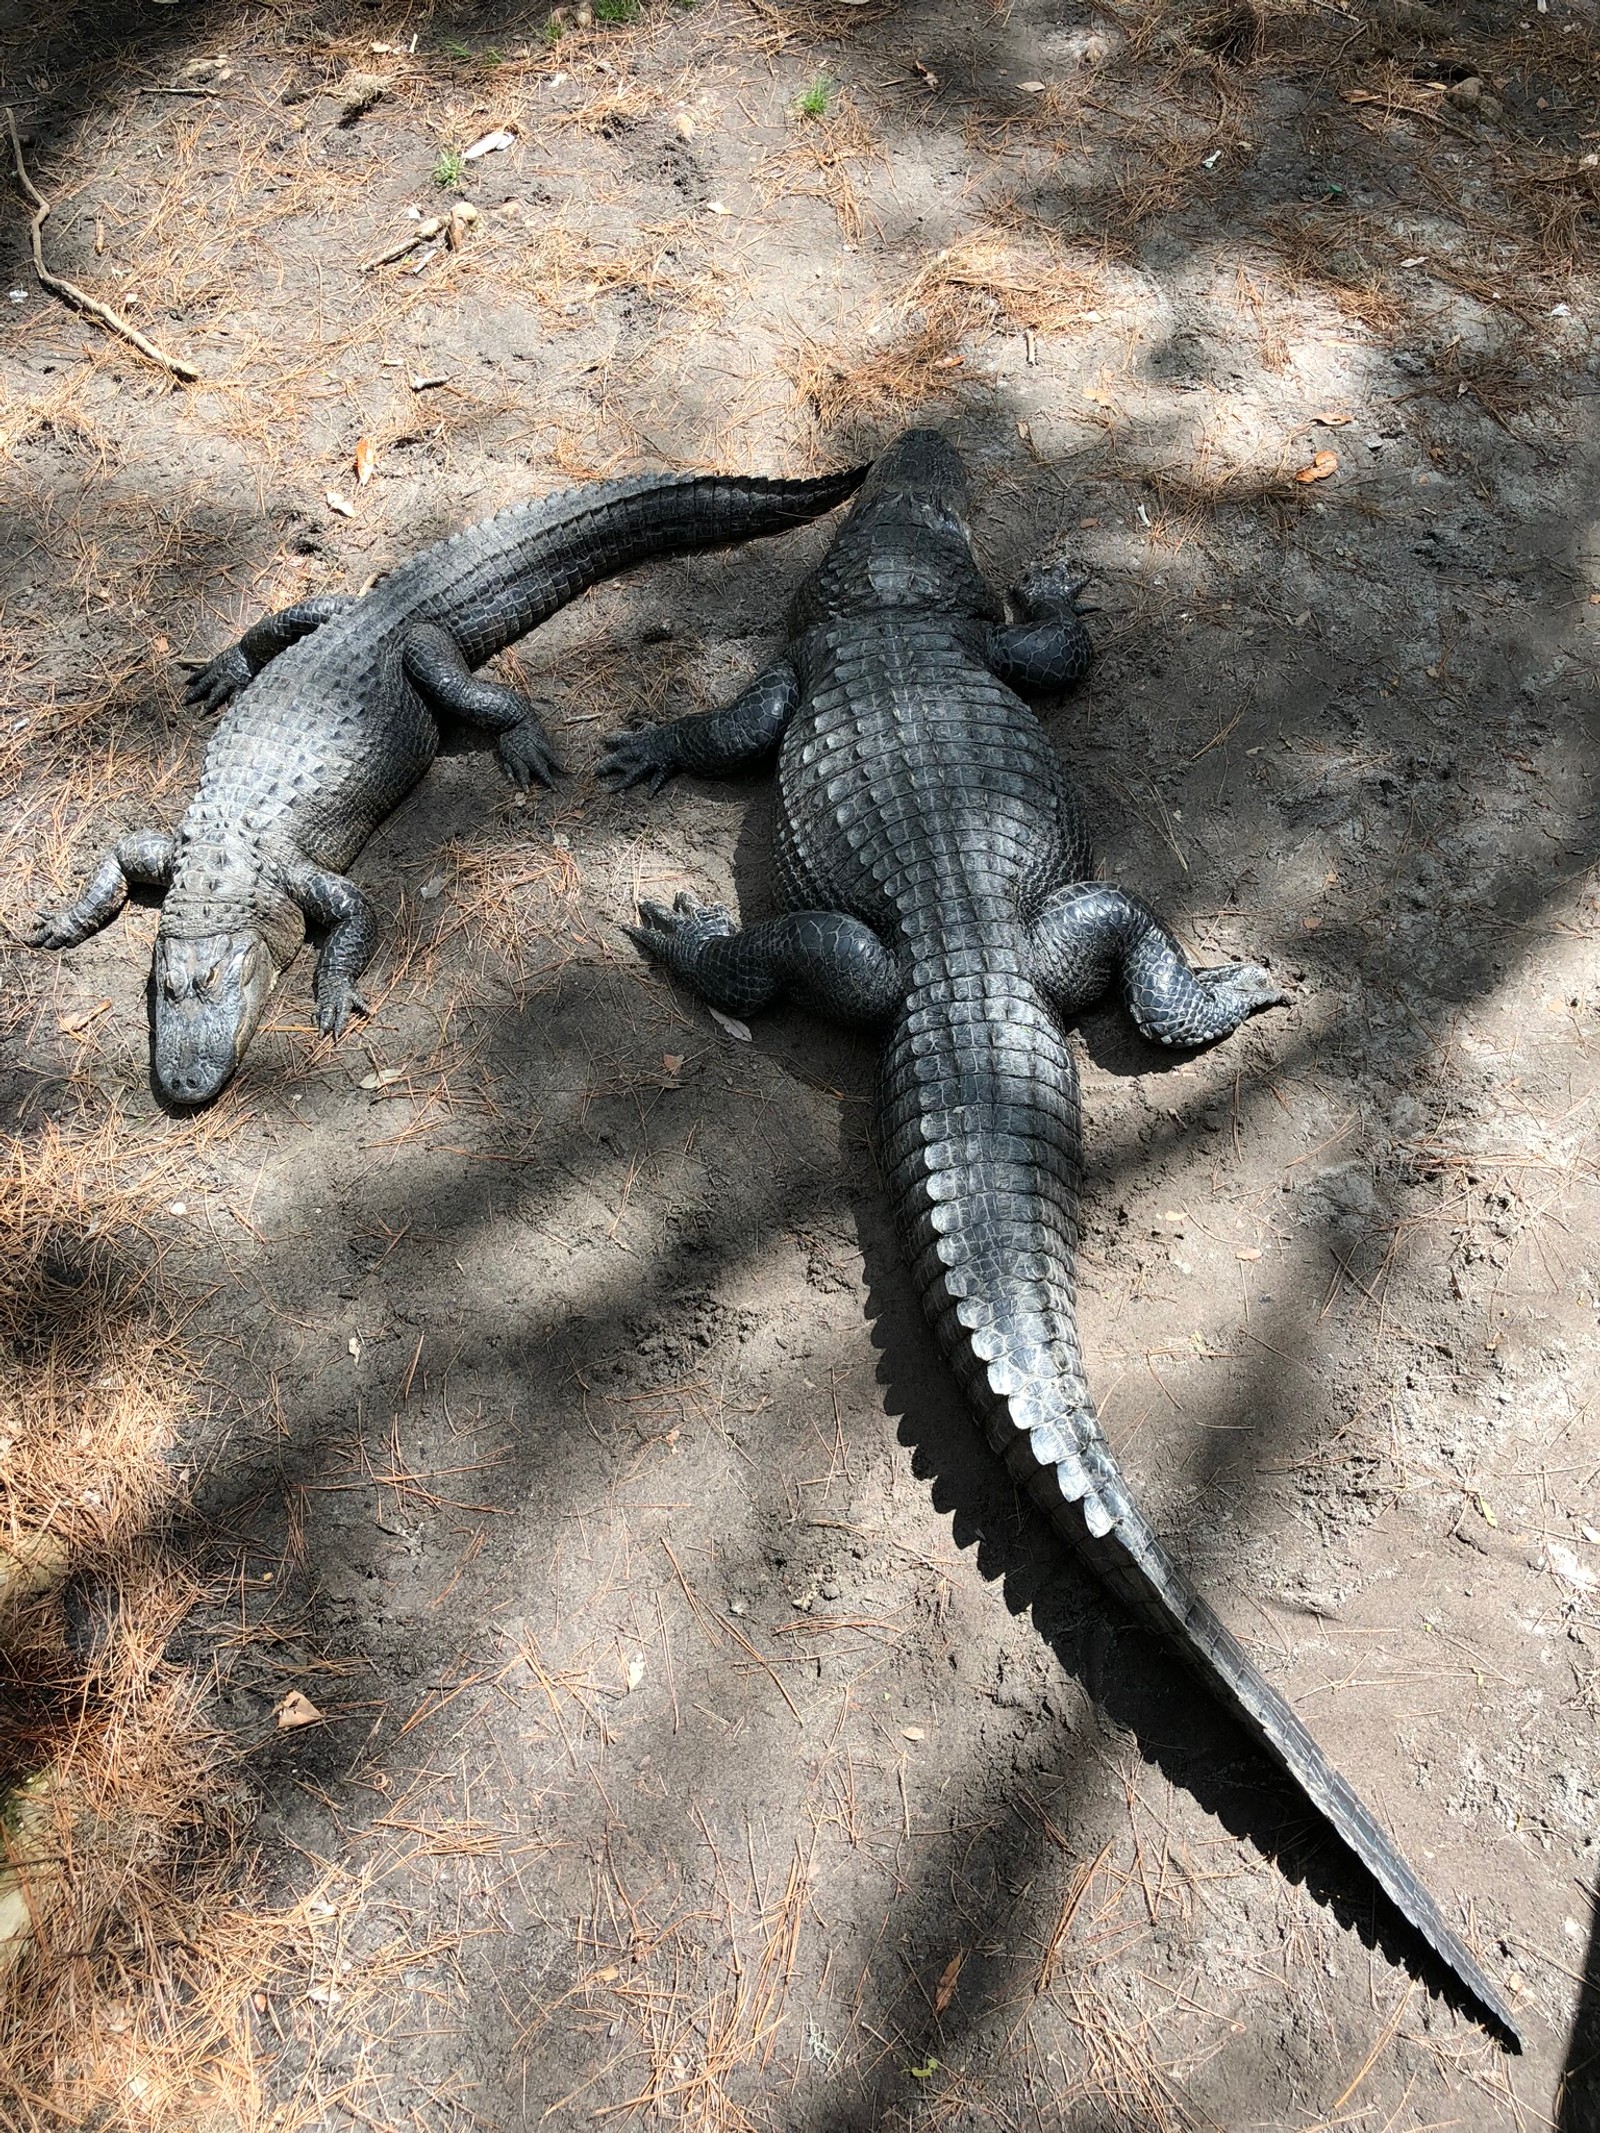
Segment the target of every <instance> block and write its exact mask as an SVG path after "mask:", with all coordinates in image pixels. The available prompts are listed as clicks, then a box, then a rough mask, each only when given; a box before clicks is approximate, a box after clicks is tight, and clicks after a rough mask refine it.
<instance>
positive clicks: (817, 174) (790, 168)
mask: <svg viewBox="0 0 1600 2133" xmlns="http://www.w3.org/2000/svg"><path fill="white" fill-rule="evenodd" d="M883 155H884V146H883V142H882V141H881V140H880V138H879V137H878V135H877V134H876V133H875V132H874V131H873V129H872V127H871V125H870V124H869V123H868V121H867V119H866V118H865V117H864V115H863V114H862V111H861V109H860V107H859V106H858V105H857V104H856V102H855V100H854V99H853V98H852V97H851V96H850V95H849V94H848V92H846V91H842V90H841V91H840V92H839V93H838V95H837V96H836V97H835V100H834V103H833V106H832V108H831V109H830V110H829V111H828V112H826V113H825V114H824V115H823V116H821V117H818V118H808V117H807V116H805V114H804V113H797V114H795V116H794V118H793V120H792V124H791V135H790V139H789V142H788V144H787V146H785V147H783V148H780V149H779V150H778V151H777V152H776V154H774V155H770V156H767V157H766V158H765V160H764V161H762V162H761V163H760V164H758V165H757V167H756V172H755V179H756V183H757V185H758V186H760V188H761V193H762V199H763V202H764V203H765V204H766V205H767V206H769V207H770V206H771V205H772V204H773V202H775V201H778V200H796V199H799V200H821V201H824V202H826V204H827V205H828V206H829V207H831V208H832V209H833V214H834V220H835V221H836V222H837V223H838V225H839V231H840V234H841V236H843V237H845V238H847V239H848V240H849V242H850V243H852V244H858V243H859V242H860V241H861V235H862V232H863V230H864V229H865V227H866V225H865V221H864V218H863V213H862V207H861V195H860V192H859V190H858V179H859V178H860V176H861V173H862V172H863V171H864V170H866V169H867V167H868V166H869V165H871V164H873V163H877V162H879V161H881V160H882V158H883Z"/></svg>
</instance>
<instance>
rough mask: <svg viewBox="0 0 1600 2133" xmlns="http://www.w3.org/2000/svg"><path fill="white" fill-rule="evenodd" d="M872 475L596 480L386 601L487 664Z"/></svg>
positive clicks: (401, 576)
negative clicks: (559, 616) (550, 624)
mask: <svg viewBox="0 0 1600 2133" xmlns="http://www.w3.org/2000/svg"><path fill="white" fill-rule="evenodd" d="M867 471H868V470H867V468H865V467H849V468H846V469H845V470H844V471H843V472H841V473H838V474H824V475H821V476H819V477H817V478H816V479H815V480H809V481H780V480H768V479H765V478H764V477H760V476H755V475H749V476H747V475H735V474H667V475H652V474H644V475H633V476H629V477H627V478H626V479H624V480H621V481H598V482H585V483H584V484H583V485H582V486H581V487H579V488H576V489H564V490H561V491H559V492H558V493H557V494H555V495H553V496H545V497H540V498H539V499H538V500H537V501H536V502H533V503H526V504H513V505H511V506H510V507H509V508H508V509H507V510H504V511H501V512H498V513H496V515H495V516H494V517H493V518H489V519H483V520H481V521H479V523H478V524H476V525H474V526H469V527H468V528H466V530H465V531H464V532H462V533H458V534H456V535H454V536H453V537H452V538H451V539H449V540H447V541H441V542H440V543H439V544H438V546H437V547H434V548H430V549H428V550H426V551H425V553H423V554H422V555H420V556H417V557H416V558H414V560H413V561H411V562H410V563H407V564H405V565H403V566H402V567H401V568H400V569H399V570H397V571H395V572H394V574H393V575H392V576H391V577H390V578H387V579H386V580H384V582H383V583H382V584H381V585H380V586H379V588H378V593H377V597H379V598H380V599H382V600H384V601H387V602H391V603H393V604H394V605H395V606H396V608H397V610H398V611H400V612H401V613H404V614H407V615H408V616H409V617H410V619H412V620H415V621H418V622H427V621H432V620H438V621H440V622H443V623H444V624H445V625H446V627H447V628H448V629H449V631H450V633H451V635H452V636H453V637H454V638H455V640H456V642H457V643H458V644H459V645H460V647H461V650H462V652H463V653H464V654H465V657H466V660H467V663H468V665H469V666H478V665H481V664H482V662H483V661H484V660H485V659H488V658H489V657H491V655H492V654H493V653H495V652H498V651H502V650H503V649H504V648H505V646H507V645H508V644H512V643H514V642H515V641H516V639H517V638H518V637H522V636H525V635H526V634H527V632H528V631H529V630H531V629H535V628H537V626H538V625H539V624H540V623H541V622H545V621H548V619H549V618H550V616H552V615H553V614H555V613H556V611H557V609H558V608H562V607H565V606H566V605H567V604H568V602H569V601H571V600H575V599H576V598H577V597H578V595H579V594H580V593H583V592H586V591H587V590H588V589H589V587H590V586H591V585H598V584H599V583H600V582H601V580H602V579H605V578H609V577H613V576H615V575H616V573H617V572H618V571H622V570H627V569H630V568H631V567H632V566H633V565H634V564H636V563H643V562H646V561H648V560H649V559H650V558H651V557H653V556H678V555H692V554H695V553H696V552H698V551H700V550H703V549H707V548H725V547H729V546H731V545H733V544H734V543H735V542H738V541H749V540H759V539H763V538H765V537H766V536H768V535H770V534H775V533H787V532H788V531H790V529H791V528H793V527H795V526H803V525H805V524H807V523H808V522H809V521H810V520H812V519H814V518H820V517H821V516H822V514H823V513H824V512H826V511H831V510H832V509H833V508H834V506H835V505H836V504H841V503H843V502H844V500H845V498H846V497H848V496H850V495H852V494H853V493H854V492H855V490H856V489H857V488H859V487H860V485H861V482H862V480H863V479H864V477H865V475H866V473H867Z"/></svg>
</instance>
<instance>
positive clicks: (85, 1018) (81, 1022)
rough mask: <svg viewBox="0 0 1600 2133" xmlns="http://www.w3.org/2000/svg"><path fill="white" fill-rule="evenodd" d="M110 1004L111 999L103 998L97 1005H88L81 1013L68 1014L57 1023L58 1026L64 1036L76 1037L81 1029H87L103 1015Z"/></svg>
mask: <svg viewBox="0 0 1600 2133" xmlns="http://www.w3.org/2000/svg"><path fill="white" fill-rule="evenodd" d="M110 1005H111V1002H110V1001H109V1000H102V1001H101V1002H100V1003H99V1005H98V1006H96V1007H86V1008H85V1009H84V1010H83V1012H82V1013H81V1014H77V1015H68V1016H67V1018H66V1020H65V1021H63V1022H58V1023H57V1024H56V1028H57V1029H58V1030H60V1032H61V1034H62V1036H63V1037H76V1036H77V1035H78V1033H79V1031H80V1030H86V1029H87V1028H88V1027H89V1024H90V1023H91V1022H93V1021H94V1019H95V1018H96V1016H98V1015H103V1014H104V1013H105V1011H106V1009H107V1008H108V1007H109V1006H110Z"/></svg>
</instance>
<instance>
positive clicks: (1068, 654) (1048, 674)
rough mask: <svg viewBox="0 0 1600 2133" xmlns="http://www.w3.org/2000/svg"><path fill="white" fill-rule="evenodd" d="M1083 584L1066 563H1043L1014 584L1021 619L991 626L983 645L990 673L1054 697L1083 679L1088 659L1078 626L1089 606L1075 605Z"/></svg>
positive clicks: (1090, 651) (1085, 636)
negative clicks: (1015, 585) (985, 642)
mask: <svg viewBox="0 0 1600 2133" xmlns="http://www.w3.org/2000/svg"><path fill="white" fill-rule="evenodd" d="M1088 582H1089V581H1088V579H1087V578H1075V577H1073V575H1072V567H1071V565H1070V564H1067V563H1047V564H1042V565H1040V567H1039V568H1038V569H1036V570H1031V571H1030V572H1029V573H1028V575H1027V576H1026V577H1025V578H1024V579H1023V581H1022V583H1021V584H1020V585H1019V586H1018V587H1017V588H1016V591H1015V593H1014V595H1013V597H1014V598H1015V600H1016V603H1017V605H1018V606H1019V607H1020V608H1021V609H1022V612H1023V615H1024V617H1025V618H1026V619H1025V620H1023V621H1021V622H1012V623H1006V624H1004V625H997V626H995V627H994V628H992V629H991V630H990V631H989V639H988V645H987V649H986V656H987V659H988V663H989V667H990V669H991V671H992V672H993V673H995V674H997V675H998V676H999V678H1000V680H1001V681H1003V682H1005V683H1006V684H1007V686H1008V687H1010V688H1013V689H1026V690H1029V691H1030V692H1035V693H1037V694H1039V695H1049V696H1056V695H1060V694H1061V693H1062V692H1063V691H1064V690H1066V689H1071V688H1074V687H1075V686H1076V685H1077V683H1078V682H1080V681H1081V680H1082V679H1083V677H1084V675H1085V674H1086V673H1087V672H1088V668H1089V662H1090V660H1091V659H1092V658H1093V657H1094V646H1093V644H1092V643H1091V641H1090V637H1089V632H1088V631H1087V630H1086V629H1085V628H1084V626H1083V617H1084V616H1085V615H1086V614H1091V613H1093V609H1091V608H1085V607H1080V606H1079V604H1078V595H1079V593H1081V592H1082V591H1083V588H1084V587H1085V585H1087V584H1088Z"/></svg>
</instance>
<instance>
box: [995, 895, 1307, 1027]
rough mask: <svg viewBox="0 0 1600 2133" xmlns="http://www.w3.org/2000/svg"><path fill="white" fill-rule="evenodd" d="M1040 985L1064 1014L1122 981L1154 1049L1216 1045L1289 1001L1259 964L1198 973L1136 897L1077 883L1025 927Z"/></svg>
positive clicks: (1049, 900) (1131, 1010)
mask: <svg viewBox="0 0 1600 2133" xmlns="http://www.w3.org/2000/svg"><path fill="white" fill-rule="evenodd" d="M1028 940H1029V945H1030V946H1031V948H1032V950H1033V968H1034V976H1035V977H1036V978H1037V980H1038V982H1039V984H1040V985H1042V986H1043V988H1044V990H1045V991H1046V992H1047V993H1048V994H1049V995H1050V997H1051V999H1052V1000H1053V1001H1054V1002H1055V1004H1056V1006H1057V1007H1058V1008H1059V1009H1060V1010H1061V1012H1062V1013H1063V1014H1069V1015H1070V1014H1075V1013H1076V1012H1077V1011H1078V1010H1079V1009H1080V1008H1083V1007H1087V1006H1088V1005H1089V1004H1090V1003H1091V1002H1092V1001H1095V1000H1098V999H1100V998H1101V997H1102V995H1103V994H1105V993H1106V992H1108V991H1109V990H1110V988H1111V985H1112V983H1113V981H1114V980H1115V979H1116V978H1117V977H1118V976H1119V975H1120V977H1121V980H1122V994H1123V999H1124V1001H1125V1002H1126V1004H1127V1008H1128V1012H1129V1014H1131V1015H1132V1017H1133V1019H1134V1021H1135V1023H1136V1024H1137V1025H1138V1027H1139V1030H1140V1032H1141V1033H1142V1034H1143V1035H1144V1036H1146V1037H1149V1038H1152V1039H1153V1040H1154V1041H1155V1042H1156V1043H1157V1044H1171V1045H1200V1044H1215V1043H1216V1042H1217V1040H1218V1039H1219V1038H1221V1037H1226V1036H1229V1035H1231V1033H1232V1032H1233V1031H1234V1030H1236V1029H1237V1028H1238V1027H1239V1025H1240V1023H1241V1022H1243V1021H1245V1020H1246V1019H1247V1018H1248V1017H1249V1016H1251V1015H1253V1014H1257V1013H1258V1012H1259V1011H1260V1010H1261V1009H1262V1008H1264V1007H1286V1006H1287V1005H1288V1004H1289V995H1288V994H1287V993H1286V992H1285V991H1284V990H1283V988H1282V986H1281V985H1279V983H1278V982H1277V980H1276V979H1275V978H1274V977H1273V976H1272V974H1271V972H1270V971H1267V970H1263V969H1262V968H1261V967H1260V965H1259V964H1256V963H1222V964H1218V965H1217V966H1215V967H1214V968H1212V969H1206V970H1196V969H1194V968H1193V967H1192V966H1191V965H1190V963H1189V960H1188V958H1187V957H1186V956H1185V955H1184V952H1183V950H1182V949H1181V948H1180V947H1179V946H1178V943H1177V941H1176V940H1175V939H1174V938H1173V936H1172V935H1171V933H1169V932H1168V930H1167V928H1166V927H1165V926H1164V925H1162V923H1161V921H1160V919H1158V918H1157V917H1156V915H1155V913H1154V912H1153V911H1152V910H1151V909H1150V907H1149V905H1148V904H1147V903H1145V902H1144V901H1143V900H1142V899H1141V898H1140V897H1137V896H1130V895H1129V894H1128V892H1127V891H1126V890H1125V889H1114V888H1112V887H1111V886H1110V884H1109V883H1107V882H1103V881H1073V882H1068V883H1066V884H1065V886H1064V887H1062V888H1059V889H1055V890H1053V891H1052V892H1051V894H1050V895H1049V896H1048V897H1046V899H1045V901H1044V905H1043V907H1042V909H1041V910H1040V911H1039V913H1038V916H1037V917H1036V918H1035V919H1034V920H1033V923H1032V924H1031V925H1030V926H1029V928H1028Z"/></svg>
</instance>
